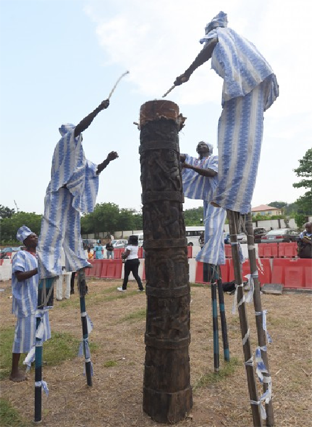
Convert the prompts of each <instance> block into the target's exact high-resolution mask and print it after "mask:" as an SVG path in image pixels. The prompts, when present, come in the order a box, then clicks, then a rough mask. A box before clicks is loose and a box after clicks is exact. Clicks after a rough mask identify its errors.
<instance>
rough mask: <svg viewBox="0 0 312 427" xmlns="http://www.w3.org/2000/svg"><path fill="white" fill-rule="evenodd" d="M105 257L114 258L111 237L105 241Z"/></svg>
mask: <svg viewBox="0 0 312 427" xmlns="http://www.w3.org/2000/svg"><path fill="white" fill-rule="evenodd" d="M105 249H106V254H107V259H109V258H111V259H114V246H113V243H112V239H109V241H108V242H107V243H106V246H105Z"/></svg>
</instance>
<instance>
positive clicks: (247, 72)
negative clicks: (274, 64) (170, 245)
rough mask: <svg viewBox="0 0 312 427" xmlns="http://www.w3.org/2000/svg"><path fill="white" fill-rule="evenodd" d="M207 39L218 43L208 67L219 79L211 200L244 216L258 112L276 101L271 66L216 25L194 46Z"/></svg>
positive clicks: (256, 153) (254, 166)
mask: <svg viewBox="0 0 312 427" xmlns="http://www.w3.org/2000/svg"><path fill="white" fill-rule="evenodd" d="M222 13H223V12H220V14H219V15H220V18H222V16H221V14H222ZM223 15H225V14H223ZM217 18H218V16H217V17H216V18H214V19H215V20H216V21H218V19H217ZM223 21H224V20H223ZM222 25H224V26H226V22H225V21H224V22H222ZM212 27H213V26H212ZM206 28H207V31H209V29H210V28H209V26H207V27H206ZM211 39H218V43H217V44H216V46H215V48H214V50H213V53H212V58H211V67H212V68H213V69H214V70H215V71H216V73H217V74H218V75H219V76H220V77H222V78H223V80H224V83H223V92H222V107H223V111H222V114H221V117H220V119H219V125H218V155H219V170H218V178H219V185H218V187H217V188H216V190H215V193H214V196H213V199H212V201H214V202H215V203H217V204H218V205H219V206H221V207H223V208H224V209H230V210H233V211H237V212H240V213H242V214H246V213H248V212H250V210H251V199H252V195H253V191H254V187H255V182H256V176H257V171H258V164H259V159H260V151H261V143H262V134H263V112H264V111H265V110H267V109H268V108H269V107H270V106H271V105H272V104H273V102H274V101H275V99H276V98H277V97H278V94H279V88H278V84H277V81H276V76H275V74H274V73H273V70H272V68H271V67H270V65H269V64H268V62H267V61H266V60H265V59H264V57H263V56H262V55H261V54H260V52H259V51H258V50H257V48H256V47H255V46H254V45H253V44H252V43H251V42H249V41H248V40H247V39H245V38H244V37H241V36H240V35H238V34H237V33H236V32H235V31H233V30H232V29H229V28H221V27H218V28H214V29H212V30H211V31H209V32H208V33H207V34H206V36H205V37H204V38H202V39H201V40H200V42H201V43H206V42H209V41H210V40H211Z"/></svg>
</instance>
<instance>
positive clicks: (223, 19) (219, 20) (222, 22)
mask: <svg viewBox="0 0 312 427" xmlns="http://www.w3.org/2000/svg"><path fill="white" fill-rule="evenodd" d="M227 23H228V20H227V14H226V13H224V12H219V13H218V15H216V16H215V17H214V18H212V20H211V21H210V22H209V23H208V24H207V25H206V27H205V34H206V35H207V34H208V33H209V32H210V31H211V30H213V29H214V28H217V27H227Z"/></svg>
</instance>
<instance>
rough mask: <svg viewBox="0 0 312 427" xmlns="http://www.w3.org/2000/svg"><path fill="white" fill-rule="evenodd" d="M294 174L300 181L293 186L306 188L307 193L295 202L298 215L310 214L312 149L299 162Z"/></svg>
mask: <svg viewBox="0 0 312 427" xmlns="http://www.w3.org/2000/svg"><path fill="white" fill-rule="evenodd" d="M294 172H295V173H296V175H297V176H298V177H299V178H302V179H301V181H299V182H296V183H294V184H293V187H295V188H306V189H307V192H306V193H305V194H304V195H303V196H301V197H299V198H298V199H297V200H296V203H297V205H298V213H299V214H306V215H308V214H311V213H312V148H310V149H309V150H308V151H307V152H306V153H305V155H304V156H303V158H302V159H301V160H299V167H298V168H297V169H294Z"/></svg>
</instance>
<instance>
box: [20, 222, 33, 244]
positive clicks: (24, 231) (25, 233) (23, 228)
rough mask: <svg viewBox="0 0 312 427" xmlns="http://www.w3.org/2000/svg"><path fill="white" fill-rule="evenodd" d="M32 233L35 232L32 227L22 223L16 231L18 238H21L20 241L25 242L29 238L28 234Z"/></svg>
mask: <svg viewBox="0 0 312 427" xmlns="http://www.w3.org/2000/svg"><path fill="white" fill-rule="evenodd" d="M31 234H33V232H32V231H31V229H30V228H28V227H27V226H26V225H22V226H21V227H20V228H19V229H18V230H17V233H16V238H17V240H19V241H20V242H22V243H23V242H24V240H25V239H27V237H28V236H30V235H31Z"/></svg>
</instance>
